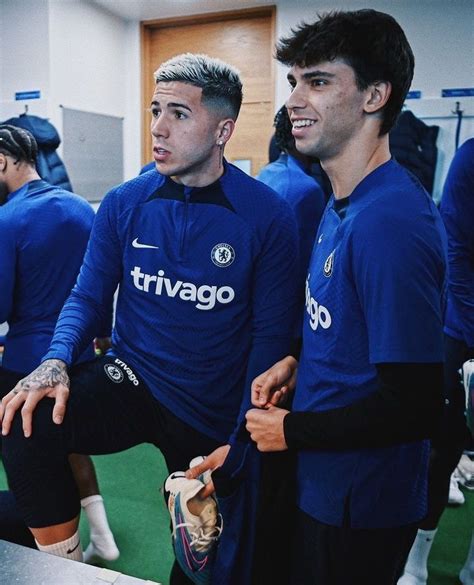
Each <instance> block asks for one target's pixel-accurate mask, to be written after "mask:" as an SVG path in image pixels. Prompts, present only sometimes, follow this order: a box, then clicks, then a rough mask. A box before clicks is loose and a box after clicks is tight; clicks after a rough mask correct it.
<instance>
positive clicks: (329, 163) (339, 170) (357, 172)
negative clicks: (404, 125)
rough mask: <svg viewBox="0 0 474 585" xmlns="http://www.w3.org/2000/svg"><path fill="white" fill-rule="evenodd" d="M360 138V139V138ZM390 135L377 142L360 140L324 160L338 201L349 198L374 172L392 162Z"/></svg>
mask: <svg viewBox="0 0 474 585" xmlns="http://www.w3.org/2000/svg"><path fill="white" fill-rule="evenodd" d="M359 138H360V137H359ZM390 156H391V155H390V149H389V144H388V134H386V135H384V136H380V137H377V138H376V139H375V140H374V139H372V140H367V141H364V140H360V139H359V141H358V142H357V143H354V144H348V145H346V148H345V149H344V150H343V151H341V152H339V153H338V154H337V155H336V156H334V157H332V158H331V159H327V160H324V161H323V160H322V161H321V166H322V167H323V169H324V170H325V171H326V173H327V175H328V177H329V179H330V181H331V185H332V188H333V191H334V197H335V198H336V199H343V198H344V197H349V196H350V194H351V193H352V192H353V191H354V189H355V188H356V187H357V185H358V184H359V183H360V182H361V181H362V180H363V179H364V178H365V177H366V176H367V175H369V174H370V173H371V172H372V171H374V170H375V169H376V168H377V167H379V166H380V165H382V164H384V163H386V162H387V161H388V160H390Z"/></svg>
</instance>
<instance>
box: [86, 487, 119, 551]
mask: <svg viewBox="0 0 474 585" xmlns="http://www.w3.org/2000/svg"><path fill="white" fill-rule="evenodd" d="M81 506H82V508H83V510H84V512H85V513H86V516H87V520H88V522H89V527H90V544H89V546H88V547H87V549H86V551H85V553H84V562H86V563H89V562H93V561H94V560H96V559H97V558H98V557H100V558H101V559H104V560H106V561H115V559H118V557H119V555H120V552H119V549H118V548H117V545H116V544H115V540H114V535H113V534H112V531H111V530H110V526H109V523H108V521H107V514H106V513H105V507H104V500H103V499H102V496H100V495H95V496H89V497H87V498H83V499H82V500H81Z"/></svg>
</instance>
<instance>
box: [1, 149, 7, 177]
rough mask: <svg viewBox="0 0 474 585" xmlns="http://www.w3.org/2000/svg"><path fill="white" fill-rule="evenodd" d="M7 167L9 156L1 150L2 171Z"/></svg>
mask: <svg viewBox="0 0 474 585" xmlns="http://www.w3.org/2000/svg"><path fill="white" fill-rule="evenodd" d="M6 168H7V157H6V156H5V155H4V154H3V153H1V152H0V172H1V173H3V172H4V171H5V169H6Z"/></svg>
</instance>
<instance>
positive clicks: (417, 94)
mask: <svg viewBox="0 0 474 585" xmlns="http://www.w3.org/2000/svg"><path fill="white" fill-rule="evenodd" d="M405 99H407V100H419V99H421V91H420V90H418V89H414V90H412V91H409V92H408V93H407V97H406V98H405Z"/></svg>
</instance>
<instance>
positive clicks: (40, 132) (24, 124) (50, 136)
mask: <svg viewBox="0 0 474 585" xmlns="http://www.w3.org/2000/svg"><path fill="white" fill-rule="evenodd" d="M3 123H4V124H10V125H11V126H17V127H18V128H23V129H24V130H28V131H29V132H31V134H33V136H34V137H35V139H36V142H37V143H38V159H37V161H36V167H37V171H38V174H39V175H40V177H41V178H42V179H44V180H45V181H46V182H48V183H50V184H51V185H57V186H58V187H61V188H62V189H66V191H72V185H71V182H70V180H69V177H68V174H67V171H66V167H65V166H64V163H63V162H62V160H61V159H60V158H59V155H58V153H57V152H56V149H57V148H58V146H59V145H60V144H61V139H60V138H59V134H58V131H57V130H56V128H55V127H54V126H53V125H52V124H51V122H49V121H48V120H46V119H45V118H39V117H38V116H30V115H28V114H22V115H21V116H18V117H16V118H10V119H9V120H6V121H5V122H3Z"/></svg>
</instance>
